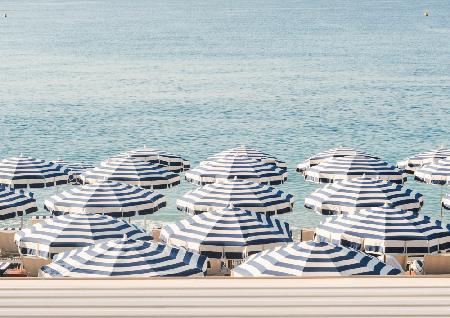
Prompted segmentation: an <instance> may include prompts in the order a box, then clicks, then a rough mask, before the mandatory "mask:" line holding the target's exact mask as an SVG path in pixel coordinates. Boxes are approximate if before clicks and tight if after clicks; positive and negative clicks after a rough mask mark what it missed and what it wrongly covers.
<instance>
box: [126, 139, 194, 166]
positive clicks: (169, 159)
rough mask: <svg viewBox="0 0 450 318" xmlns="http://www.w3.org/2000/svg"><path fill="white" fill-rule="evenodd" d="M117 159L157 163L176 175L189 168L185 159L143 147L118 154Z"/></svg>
mask: <svg viewBox="0 0 450 318" xmlns="http://www.w3.org/2000/svg"><path fill="white" fill-rule="evenodd" d="M118 157H131V158H135V159H139V160H142V161H146V162H151V163H157V164H159V165H161V166H163V167H164V169H166V170H168V171H172V172H176V173H180V172H183V171H186V170H189V168H190V163H189V161H187V160H186V159H183V158H182V157H180V156H178V155H175V154H172V153H169V152H167V151H164V150H160V149H156V148H149V147H147V146H145V145H144V147H142V148H137V149H133V150H129V151H127V152H124V153H122V154H119V155H118Z"/></svg>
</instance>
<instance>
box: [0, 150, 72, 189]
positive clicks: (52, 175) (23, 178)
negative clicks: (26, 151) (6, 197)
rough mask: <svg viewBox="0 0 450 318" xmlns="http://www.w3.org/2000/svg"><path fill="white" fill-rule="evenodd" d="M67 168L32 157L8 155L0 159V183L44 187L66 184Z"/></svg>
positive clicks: (17, 187)
mask: <svg viewBox="0 0 450 318" xmlns="http://www.w3.org/2000/svg"><path fill="white" fill-rule="evenodd" d="M68 180H69V169H67V168H65V167H64V166H62V165H59V164H55V163H53V162H49V161H44V160H40V159H35V158H32V157H24V156H19V157H10V158H7V159H3V160H2V161H0V184H5V185H7V186H10V187H12V188H16V189H19V188H28V187H29V188H45V187H52V186H56V185H60V184H66V183H68Z"/></svg>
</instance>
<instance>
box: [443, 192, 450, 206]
mask: <svg viewBox="0 0 450 318" xmlns="http://www.w3.org/2000/svg"><path fill="white" fill-rule="evenodd" d="M442 207H443V208H444V209H446V210H450V194H447V195H446V196H445V197H443V198H442Z"/></svg>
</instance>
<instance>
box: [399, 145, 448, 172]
mask: <svg viewBox="0 0 450 318" xmlns="http://www.w3.org/2000/svg"><path fill="white" fill-rule="evenodd" d="M447 157H450V149H449V148H444V147H440V148H439V149H434V150H430V151H426V152H422V153H419V154H417V155H414V156H411V157H409V158H406V159H405V160H403V161H399V162H398V163H397V167H399V168H401V169H405V170H406V172H408V173H414V171H415V170H417V169H419V168H421V167H422V166H424V165H427V164H430V163H435V162H436V161H438V160H440V159H445V158H447Z"/></svg>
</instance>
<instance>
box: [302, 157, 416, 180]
mask: <svg viewBox="0 0 450 318" xmlns="http://www.w3.org/2000/svg"><path fill="white" fill-rule="evenodd" d="M304 176H305V180H307V181H312V182H316V183H332V182H334V181H338V180H348V179H353V178H356V177H362V176H365V177H369V178H373V179H377V180H385V181H391V182H394V183H400V184H401V183H403V182H405V181H406V179H407V175H406V173H404V172H403V171H402V170H398V169H397V168H396V167H394V166H392V165H390V164H389V163H387V162H385V161H382V160H379V159H375V158H371V157H362V156H347V157H339V158H333V159H329V160H327V161H325V162H322V163H321V164H318V165H316V166H314V167H311V168H309V169H306V170H305V171H304Z"/></svg>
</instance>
